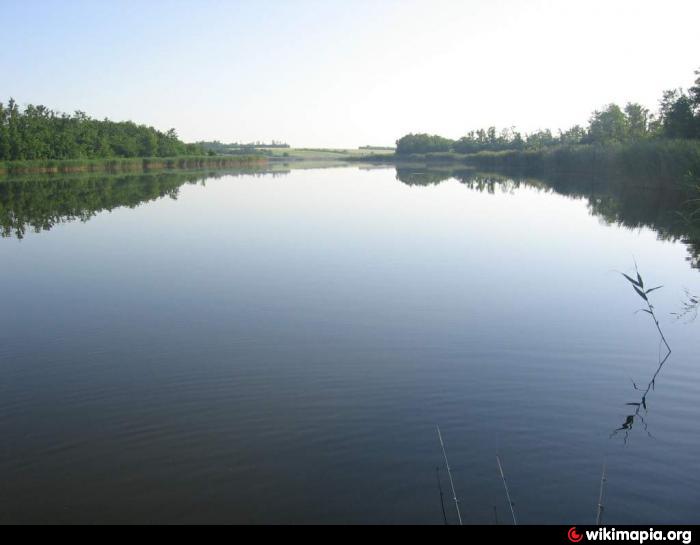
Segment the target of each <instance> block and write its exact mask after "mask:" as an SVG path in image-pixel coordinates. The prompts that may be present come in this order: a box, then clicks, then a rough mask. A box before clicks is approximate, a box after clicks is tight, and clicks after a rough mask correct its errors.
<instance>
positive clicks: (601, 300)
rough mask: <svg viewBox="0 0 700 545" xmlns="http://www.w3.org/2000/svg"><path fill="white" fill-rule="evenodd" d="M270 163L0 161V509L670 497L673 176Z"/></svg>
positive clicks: (352, 511) (684, 462) (689, 482)
mask: <svg viewBox="0 0 700 545" xmlns="http://www.w3.org/2000/svg"><path fill="white" fill-rule="evenodd" d="M279 168H281V171H276V172H275V173H272V176H271V175H270V173H267V172H261V171H249V172H215V173H209V172H204V171H200V172H189V173H188V172H167V173H154V174H148V175H141V176H121V175H118V176H101V177H97V176H76V177H43V178H36V179H34V178H30V179H24V180H21V179H20V180H14V181H3V182H0V225H1V226H2V232H3V234H4V236H5V237H6V238H5V239H4V240H0V262H1V263H2V264H3V266H2V267H0V286H4V290H3V294H2V295H3V298H2V300H3V305H4V308H5V309H8V310H7V311H6V312H4V313H1V314H0V365H1V366H2V373H3V374H2V376H3V380H2V381H0V435H2V437H3V438H4V442H3V448H2V449H0V476H2V479H3V486H2V487H1V488H0V522H23V521H30V522H32V521H41V522H126V521H129V522H154V521H155V522H258V523H263V522H278V523H284V522H287V523H288V522H293V523H300V522H329V523H332V522H346V523H348V522H350V523H351V522H376V523H380V522H413V523H438V524H440V523H444V522H445V520H447V521H448V522H456V513H455V509H454V507H453V505H452V501H453V496H454V494H453V492H452V487H451V486H450V484H448V478H450V477H451V478H453V480H454V488H455V490H456V491H457V492H458V494H459V502H460V504H459V507H460V509H461V515H462V516H463V517H464V522H465V523H475V522H479V523H489V524H490V523H493V522H494V521H497V520H498V519H499V518H500V519H501V522H502V523H506V522H508V523H510V522H511V519H512V518H513V517H512V516H511V515H514V514H515V510H512V511H511V507H512V502H511V499H517V521H518V522H522V523H538V522H550V523H554V522H559V523H570V522H572V521H573V520H576V521H587V520H590V521H593V520H595V518H594V517H595V516H596V515H595V514H594V513H596V512H597V513H598V516H600V515H601V513H602V503H603V486H602V484H603V483H606V484H605V519H606V522H607V523H616V524H619V523H625V522H627V523H640V524H641V523H644V524H647V523H650V522H651V523H661V522H666V523H681V522H696V521H697V512H698V510H697V506H698V505H700V459H698V456H697V452H698V449H700V434H698V422H699V421H700V408H698V406H697V404H696V403H695V400H696V399H697V396H698V395H700V370H699V369H698V367H697V364H696V359H697V358H696V355H697V351H698V350H699V349H700V344H699V342H700V341H699V339H698V335H697V330H696V329H695V327H697V322H695V323H693V322H691V319H692V316H693V312H694V309H697V297H694V296H693V295H690V294H695V293H697V271H696V270H694V269H692V268H691V267H688V264H687V263H686V261H685V260H684V258H685V256H686V254H687V253H688V252H690V255H691V259H690V262H691V264H694V265H696V264H697V251H696V248H698V245H697V241H698V231H697V227H696V226H694V224H693V221H692V218H693V217H694V216H693V214H692V213H690V212H689V210H688V208H687V206H688V203H687V202H686V200H684V199H685V197H686V196H684V195H676V194H673V195H672V194H667V193H662V192H660V191H658V190H657V189H655V188H645V189H644V190H640V189H639V188H637V187H636V186H634V185H633V184H631V183H627V182H623V181H613V182H608V183H599V182H595V181H591V180H578V179H573V178H562V179H557V178H553V179H546V180H533V179H529V178H520V177H518V176H499V175H483V174H477V173H475V172H473V171H470V170H465V169H462V170H449V169H432V168H430V169H429V168H426V167H425V166H416V167H405V166H400V167H399V168H398V170H397V171H396V172H395V171H394V170H393V169H380V170H359V169H354V168H343V169H340V168H337V169H329V170H310V171H303V172H302V171H299V170H292V171H291V172H286V171H285V170H284V167H283V166H281V167H279ZM277 175H283V176H284V177H282V178H279V179H273V177H276V176H277ZM397 176H398V178H399V180H400V182H403V183H400V182H398V181H397V180H396V177H397ZM175 199H176V200H175ZM108 212H109V213H108ZM596 218H598V220H602V221H598V220H597V219H596ZM689 219H690V221H688V220H689ZM80 222H83V223H82V224H81V223H80ZM47 231H50V232H47ZM680 241H682V242H684V243H685V246H684V245H682V244H680V243H678V242H680ZM632 257H635V258H637V260H638V262H639V263H640V265H641V267H642V269H641V270H642V272H643V274H644V277H645V278H646V277H648V278H650V279H654V280H656V281H658V282H659V283H663V284H664V289H663V290H656V291H653V292H649V293H646V292H647V290H648V289H649V288H648V287H646V285H645V284H644V286H642V284H643V282H642V281H641V280H640V279H639V278H636V276H635V274H634V273H632V272H630V271H626V272H628V273H630V274H629V276H630V278H631V279H633V280H635V279H636V282H638V283H639V285H637V284H635V283H634V282H632V284H633V287H636V288H639V289H640V291H642V292H643V293H645V295H646V296H647V297H648V298H649V299H652V300H653V308H651V307H645V308H646V309H647V310H649V311H650V312H652V313H653V314H654V316H651V317H650V315H649V313H647V312H638V313H636V314H635V313H634V311H635V310H636V309H637V308H638V303H639V300H640V295H639V294H638V292H637V291H636V290H635V289H629V287H628V286H625V289H624V290H623V289H620V276H619V274H618V273H616V272H614V271H616V270H620V269H624V268H625V267H628V266H629V264H630V263H631V259H632ZM684 287H685V288H688V290H689V292H688V294H687V295H684V292H683V288H684ZM641 288H643V289H641ZM683 297H685V298H684V299H683V301H684V305H683V306H682V307H681V308H679V302H680V300H681V298H683ZM642 299H643V298H642ZM672 313H675V314H676V315H679V316H682V317H683V319H676V316H672ZM650 318H655V321H656V322H657V323H658V331H654V330H653V325H654V323H655V322H654V321H651V322H650ZM661 331H663V333H662V335H663V337H664V338H665V339H667V340H668V345H669V346H672V347H673V357H672V359H670V358H669V357H668V355H667V354H666V353H665V351H662V352H661V353H659V358H658V360H657V359H656V354H657V352H658V346H659V337H658V335H659V334H661ZM668 352H669V354H670V349H669V351H668ZM652 355H653V356H654V358H653V360H652V357H651V356H652ZM629 377H634V382H633V387H634V389H635V390H634V391H635V397H634V398H633V399H630V398H629V397H628V395H629V393H630V386H629ZM638 377H644V379H643V380H639V378H638ZM660 377H663V386H664V387H663V388H655V386H656V385H657V383H660V382H661V381H660V380H659V379H660ZM652 392H653V396H652ZM652 398H653V404H654V408H653V410H651V411H649V410H648V409H649V404H650V403H649V402H650V400H651V399H652ZM624 403H628V404H627V405H625V404H624ZM629 413H631V414H629ZM618 422H622V424H621V425H620V424H616V425H614V424H615V423H618ZM436 424H439V425H440V429H441V433H442V436H443V438H444V439H445V446H446V448H447V454H448V455H449V463H450V475H448V474H446V473H445V471H443V469H445V468H444V461H443V452H441V449H440V444H439V441H437V440H436V434H435V429H436V428H435V426H436ZM613 428H619V429H617V430H616V433H614V434H613V439H611V438H610V433H611V430H612V429H613ZM634 429H642V430H644V429H647V431H650V432H653V440H652V439H650V438H649V436H648V435H647V434H645V433H636V434H635V433H633V430H634ZM621 437H622V438H624V440H619V439H620V438H621ZM627 444H629V445H634V446H640V445H641V446H643V448H629V446H627ZM496 456H498V459H496ZM604 458H605V459H606V460H607V464H606V466H605V467H606V470H605V471H604V475H603V479H601V475H600V467H601V462H602V460H603V459H604ZM501 462H502V464H501ZM438 466H439V467H438ZM436 468H437V469H436ZM501 470H502V473H501ZM505 477H507V482H506V481H505ZM436 481H437V489H436ZM596 501H597V503H598V507H597V509H596ZM499 512H500V517H499Z"/></svg>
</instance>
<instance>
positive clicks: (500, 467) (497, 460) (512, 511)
mask: <svg viewBox="0 0 700 545" xmlns="http://www.w3.org/2000/svg"><path fill="white" fill-rule="evenodd" d="M496 462H498V470H499V471H500V472H501V479H503V487H504V488H505V489H506V498H507V499H508V505H510V512H511V514H512V515H513V524H514V525H515V526H517V525H518V521H517V519H516V518H515V509H514V508H513V501H512V500H511V499H510V492H509V491H508V483H507V482H506V476H505V475H504V473H503V466H502V465H501V457H500V456H498V455H497V456H496Z"/></svg>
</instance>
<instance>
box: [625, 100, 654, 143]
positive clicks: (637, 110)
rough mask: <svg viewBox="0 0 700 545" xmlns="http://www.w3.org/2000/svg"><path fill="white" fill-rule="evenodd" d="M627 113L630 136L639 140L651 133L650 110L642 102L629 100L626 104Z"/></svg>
mask: <svg viewBox="0 0 700 545" xmlns="http://www.w3.org/2000/svg"><path fill="white" fill-rule="evenodd" d="M625 114H626V115H627V129H628V136H629V137H630V138H632V139H635V140H638V139H640V138H644V137H645V136H647V135H648V133H649V110H647V109H646V108H644V107H643V106H642V105H641V104H637V103H634V102H628V103H627V105H626V106H625Z"/></svg>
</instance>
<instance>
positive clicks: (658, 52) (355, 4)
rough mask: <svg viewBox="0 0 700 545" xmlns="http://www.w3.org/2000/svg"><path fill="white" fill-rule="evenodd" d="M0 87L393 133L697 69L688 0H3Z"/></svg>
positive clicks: (545, 120)
mask: <svg viewBox="0 0 700 545" xmlns="http://www.w3.org/2000/svg"><path fill="white" fill-rule="evenodd" d="M0 18H1V19H2V20H3V24H2V44H3V46H2V47H1V48H0V100H2V101H6V100H7V99H8V98H9V97H10V96H12V97H14V98H15V99H16V100H17V101H18V102H19V103H20V104H22V105H25V104H28V103H33V104H44V105H46V106H49V107H51V108H53V109H56V110H60V111H67V112H72V111H75V110H81V111H84V112H86V113H88V114H89V115H91V116H93V117H97V118H104V117H109V118H110V119H115V120H127V119H129V120H133V121H135V122H137V123H143V124H147V125H152V126H154V127H156V128H158V129H161V130H167V129H169V128H171V127H173V128H175V129H176V130H177V132H178V134H179V135H180V137H181V138H183V139H184V140H186V141H198V140H220V141H222V142H234V141H246V142H247V141H257V140H260V141H270V140H272V139H275V140H282V141H285V142H288V143H289V144H291V145H292V146H295V147H357V146H361V145H391V144H393V143H394V141H395V140H396V139H397V138H399V137H400V136H402V135H404V134H406V133H409V132H429V133H436V134H441V135H443V136H447V137H451V138H458V137H459V136H462V135H464V134H466V133H467V132H468V131H469V130H472V129H478V128H481V127H488V126H490V125H495V126H497V127H499V128H502V127H511V126H515V127H516V128H518V129H519V130H521V131H524V132H532V131H535V130H538V129H544V128H551V129H553V130H556V129H559V128H562V129H566V128H568V127H570V126H572V125H574V124H581V125H584V124H585V123H586V122H587V121H588V119H589V117H590V114H591V112H592V111H593V110H595V109H599V108H601V107H602V106H604V105H605V104H608V103H610V102H613V101H614V102H618V103H621V104H624V103H626V102H627V101H633V102H640V103H642V104H644V105H645V106H647V107H649V108H652V109H653V110H655V109H656V108H657V105H658V100H659V97H660V95H661V92H662V91H663V90H664V89H668V88H676V87H684V88H687V87H689V86H690V85H691V83H692V81H693V80H694V78H695V76H694V75H693V72H694V70H696V69H698V68H700V31H699V30H698V21H700V1H697V0H664V1H663V2H661V1H658V0H656V1H648V0H634V1H630V0H614V1H613V0H604V1H600V0H585V1H580V0H554V1H550V0H461V1H458V0H345V1H336V0H188V1H185V0H168V1H166V0H148V1H143V0H134V1H132V0H100V1H95V0H0Z"/></svg>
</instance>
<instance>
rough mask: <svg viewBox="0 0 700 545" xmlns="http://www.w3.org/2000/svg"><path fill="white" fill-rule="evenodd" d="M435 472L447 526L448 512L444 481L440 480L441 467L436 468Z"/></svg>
mask: <svg viewBox="0 0 700 545" xmlns="http://www.w3.org/2000/svg"><path fill="white" fill-rule="evenodd" d="M435 474H436V475H437V483H438V490H439V491H440V507H441V508H442V519H443V520H444V521H445V526H447V514H446V513H445V497H444V496H443V494H442V482H441V481H440V468H439V467H436V468H435Z"/></svg>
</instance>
